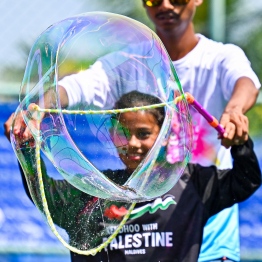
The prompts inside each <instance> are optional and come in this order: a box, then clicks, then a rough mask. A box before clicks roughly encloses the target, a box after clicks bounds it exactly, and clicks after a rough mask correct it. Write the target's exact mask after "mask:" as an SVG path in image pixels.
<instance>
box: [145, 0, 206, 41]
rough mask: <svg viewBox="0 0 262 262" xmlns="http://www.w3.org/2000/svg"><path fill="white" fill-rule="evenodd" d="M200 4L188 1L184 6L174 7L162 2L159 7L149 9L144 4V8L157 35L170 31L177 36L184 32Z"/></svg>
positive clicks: (194, 0) (174, 5)
mask: <svg viewBox="0 0 262 262" xmlns="http://www.w3.org/2000/svg"><path fill="white" fill-rule="evenodd" d="M201 3H202V0H190V1H189V2H188V3H187V4H185V5H176V4H171V3H170V1H169V0H163V1H162V3H161V4H160V5H159V6H152V7H149V6H147V5H146V4H144V7H145V8H146V11H147V14H148V16H149V18H150V19H151V20H152V22H153V23H154V24H155V27H156V30H157V32H158V33H160V32H162V33H164V32H171V31H172V32H174V33H176V34H177V35H178V36H179V35H182V34H183V33H184V32H185V30H186V29H187V27H188V26H189V24H190V23H191V21H192V19H193V17H194V14H195V10H196V7H197V6H199V5H200V4H201Z"/></svg>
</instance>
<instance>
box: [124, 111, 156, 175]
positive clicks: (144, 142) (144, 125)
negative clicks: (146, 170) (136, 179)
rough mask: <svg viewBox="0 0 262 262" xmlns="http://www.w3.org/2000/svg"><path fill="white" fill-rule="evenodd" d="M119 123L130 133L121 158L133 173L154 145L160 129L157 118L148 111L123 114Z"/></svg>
mask: <svg viewBox="0 0 262 262" xmlns="http://www.w3.org/2000/svg"><path fill="white" fill-rule="evenodd" d="M119 122H120V124H121V125H122V126H123V127H124V129H126V130H127V132H128V140H127V144H126V146H123V147H122V148H121V152H120V153H119V156H120V158H121V160H122V161H123V162H124V164H125V165H126V166H127V169H128V170H129V171H130V172H133V171H134V170H135V169H136V168H137V166H138V165H139V163H140V162H141V161H142V160H143V159H144V157H145V156H146V154H147V153H148V151H149V150H150V149H151V148H152V146H153V145H154V143H155V141H156V138H157V136H158V134H159V132H160V127H159V125H158V123H157V120H156V118H155V116H154V115H153V114H151V113H148V112H146V111H138V112H127V113H122V114H120V116H119Z"/></svg>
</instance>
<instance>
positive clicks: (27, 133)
mask: <svg viewBox="0 0 262 262" xmlns="http://www.w3.org/2000/svg"><path fill="white" fill-rule="evenodd" d="M35 107H36V105H35V104H30V105H29V106H28V110H27V111H21V112H19V113H18V114H16V115H15V114H14V113H13V114H12V115H11V116H10V117H9V118H8V120H7V121H6V122H5V123H4V130H5V132H4V134H5V136H6V137H7V139H8V140H9V141H10V135H11V128H12V133H13V135H14V136H15V140H16V142H17V143H18V144H19V145H20V146H22V145H23V144H25V143H26V142H30V144H32V143H31V142H33V141H34V138H33V135H32V133H31V130H33V129H39V125H40V122H41V121H42V119H43V117H44V113H38V112H36V111H35ZM25 117H26V118H27V119H28V125H26V123H25V121H24V118H25ZM28 126H30V128H29V127H28Z"/></svg>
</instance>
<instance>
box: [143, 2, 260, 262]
mask: <svg viewBox="0 0 262 262" xmlns="http://www.w3.org/2000/svg"><path fill="white" fill-rule="evenodd" d="M202 2H203V0H143V3H144V7H145V9H146V11H147V14H148V16H149V18H150V19H151V20H152V22H153V23H154V25H155V30H156V33H157V34H158V36H159V37H160V39H161V40H162V42H163V44H164V45H165V47H166V49H167V51H168V53H169V55H170V57H171V59H172V61H173V64H174V67H175V69H176V71H177V74H178V77H179V79H180V81H181V84H182V87H183V89H184V91H187V92H190V93H191V94H192V95H193V96H194V97H195V98H196V100H197V101H199V102H200V103H201V104H202V105H203V107H204V108H205V109H207V111H209V112H210V113H211V114H212V115H213V116H215V117H216V118H218V119H220V124H221V125H223V126H225V125H226V124H227V123H228V122H232V123H233V124H235V123H236V122H235V120H236V119H240V120H241V122H242V123H246V124H244V126H245V128H242V127H241V126H240V125H233V126H234V130H233V129H232V132H235V130H236V135H235V137H234V139H235V142H236V143H239V144H241V143H243V141H244V138H245V137H246V136H247V131H248V124H247V123H248V121H247V118H246V116H245V115H244V114H245V113H246V112H247V111H248V110H249V109H250V108H251V107H252V106H253V105H254V104H255V102H256V99H257V95H258V89H259V88H260V83H259V80H258V78H257V76H256V75H255V73H254V72H253V70H252V68H251V67H250V62H249V61H248V59H247V57H246V56H245V54H244V52H243V51H242V50H241V49H240V48H239V47H237V46H235V45H232V44H222V43H218V42H215V41H212V40H210V39H208V38H206V37H204V36H203V35H200V34H196V33H195V31H194V25H193V22H192V20H193V17H194V14H195V11H196V8H197V7H198V6H200V5H201V4H202ZM191 113H192V119H193V124H194V149H193V156H192V162H195V163H200V164H202V165H210V164H216V165H217V166H218V167H219V168H228V167H231V157H230V154H229V150H226V149H225V148H224V147H222V146H221V145H220V140H219V139H216V137H215V135H214V132H215V131H214V130H213V129H212V128H211V127H209V126H207V124H206V123H205V120H204V119H203V118H202V117H201V116H199V115H198V114H197V113H195V112H193V111H192V112H191ZM225 136H226V135H225ZM223 145H224V146H225V147H228V145H227V141H225V142H224V144H223ZM239 260H240V248H239V229H238V206H237V205H234V206H233V207H232V208H229V209H226V210H224V211H222V212H220V213H219V214H217V215H216V216H214V217H212V218H211V219H210V220H209V221H208V223H207V225H206V227H205V233H204V237H203V244H202V248H201V254H200V257H199V261H239Z"/></svg>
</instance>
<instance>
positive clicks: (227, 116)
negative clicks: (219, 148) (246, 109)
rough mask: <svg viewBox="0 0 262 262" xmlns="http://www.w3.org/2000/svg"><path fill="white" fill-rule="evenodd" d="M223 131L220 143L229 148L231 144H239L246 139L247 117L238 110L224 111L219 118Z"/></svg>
mask: <svg viewBox="0 0 262 262" xmlns="http://www.w3.org/2000/svg"><path fill="white" fill-rule="evenodd" d="M220 124H221V125H222V126H223V127H224V129H225V133H224V136H223V138H222V140H221V144H222V145H223V146H224V147H226V148H229V147H231V146H233V145H241V144H243V143H244V142H245V141H247V139H248V131H249V129H248V126H249V122H248V118H247V117H246V116H245V115H244V114H243V113H242V112H240V111H238V110H235V111H231V112H230V111H229V112H224V113H223V114H222V116H221V119H220Z"/></svg>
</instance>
